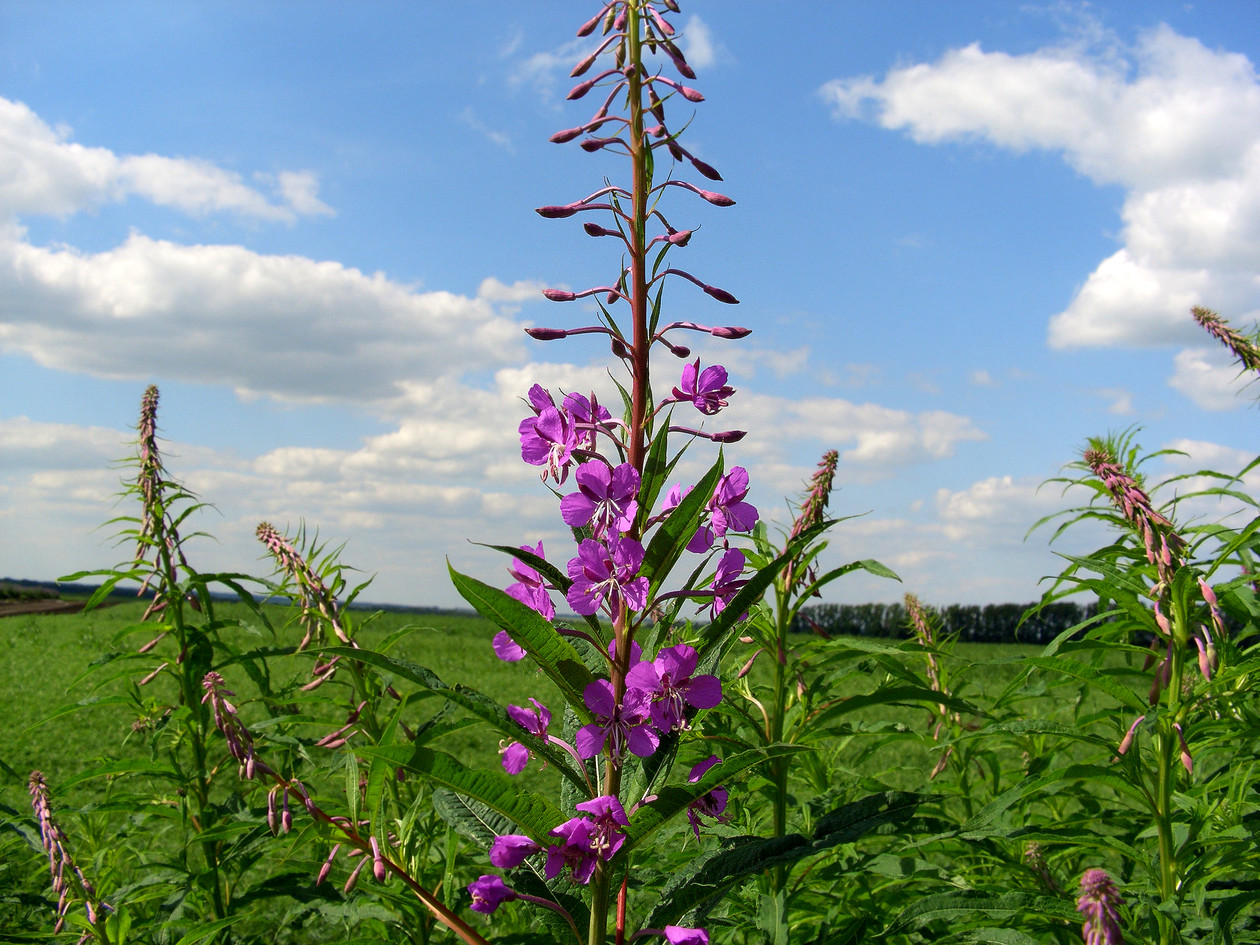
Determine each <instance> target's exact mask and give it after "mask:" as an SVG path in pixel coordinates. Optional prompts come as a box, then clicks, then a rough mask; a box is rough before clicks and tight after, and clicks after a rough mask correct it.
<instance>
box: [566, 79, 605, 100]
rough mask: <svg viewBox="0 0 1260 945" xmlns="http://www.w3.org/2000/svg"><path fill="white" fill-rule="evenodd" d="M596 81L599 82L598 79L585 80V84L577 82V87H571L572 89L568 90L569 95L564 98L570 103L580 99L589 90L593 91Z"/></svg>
mask: <svg viewBox="0 0 1260 945" xmlns="http://www.w3.org/2000/svg"><path fill="white" fill-rule="evenodd" d="M598 81H599V80H598V79H587V80H586V81H585V82H579V83H578V84H577V85H575V86H573V88H571V89H570V90H569V94H568V95H566V96H565V98H566V99H568V100H569V101H571V102H573V101H577V100H578V99H579V98H581V97H582V96H583V95H585V94H586V93H587V92H589V91H590V90H591V89H593V88H594V87H595V83H596V82H598Z"/></svg>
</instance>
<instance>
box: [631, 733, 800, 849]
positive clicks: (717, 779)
mask: <svg viewBox="0 0 1260 945" xmlns="http://www.w3.org/2000/svg"><path fill="white" fill-rule="evenodd" d="M803 750H804V749H802V748H799V747H797V746H795V745H771V746H770V747H768V748H754V749H752V750H751V751H744V752H740V753H739V754H738V755H735V756H733V757H731V758H727V759H726V760H725V761H722V762H720V763H718V764H716V765H714V766H713V767H712V768H710V769H709V770H708V771H706V772H705V774H704V777H703V778H701V779H700V780H699V781H697V782H695V783H694V784H687V785H685V786H684V785H670V786H667V787H663V788H661V789H660V791H659V792H657V795H656V799H655V800H653V801H651V802H650V803H647V804H644V805H643V806H642V807H640V808H639V810H638V811H637V812H636V813H635V815H634V817H633V818H631V820H630V826H629V827H627V828H626V842H625V843H624V844H623V845H622V847H621V849H620V850H619V851H618V853H617V856H618V857H624V856H626V855H627V854H628V853H629V852H630V851H631V850H633V849H635V847H637V846H639V845H640V844H642V843H643V842H644V841H645V840H647V839H648V837H650V836H652V834H654V833H656V831H658V830H660V829H661V828H662V827H664V826H665V825H666V824H667V823H669V822H670V821H671V820H672V819H674V818H675V817H677V816H678V815H679V814H681V813H683V812H684V811H685V810H686V809H687V806H688V805H689V804H690V803H691V802H692V801H694V800H695V799H696V798H698V797H702V796H703V795H705V794H708V793H709V792H710V791H711V790H713V789H714V788H715V787H719V786H721V785H722V784H723V783H731V782H733V781H734V780H735V779H736V777H738V776H739V775H741V774H743V773H744V772H745V771H747V770H748V769H749V768H752V767H753V766H755V765H759V764H763V763H765V762H767V761H770V760H771V759H773V758H781V757H783V756H785V755H792V754H796V753H797V752H800V751H803ZM613 869H614V870H615V869H616V867H613Z"/></svg>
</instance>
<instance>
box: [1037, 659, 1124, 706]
mask: <svg viewBox="0 0 1260 945" xmlns="http://www.w3.org/2000/svg"><path fill="white" fill-rule="evenodd" d="M1025 662H1026V664H1027V665H1029V666H1037V667H1040V668H1041V669H1045V670H1049V671H1050V672H1054V673H1061V674H1062V675H1064V676H1071V677H1073V678H1075V679H1082V680H1084V681H1086V682H1088V683H1089V684H1090V685H1092V686H1096V687H1097V688H1099V689H1101V690H1102V691H1103V692H1105V693H1107V694H1108V695H1110V696H1112V697H1114V698H1115V699H1117V700H1118V701H1120V702H1122V703H1124V704H1125V705H1127V706H1128V707H1129V708H1130V709H1133V710H1134V711H1135V712H1137V713H1138V714H1139V715H1141V714H1143V713H1145V712H1146V710H1147V708H1148V707H1147V704H1146V700H1144V699H1143V698H1142V697H1141V696H1139V695H1138V694H1137V693H1136V692H1134V691H1133V690H1132V689H1126V688H1125V687H1124V686H1122V685H1120V684H1119V683H1118V682H1116V681H1115V680H1114V679H1112V678H1111V677H1110V676H1108V675H1106V674H1104V673H1102V672H1100V671H1099V670H1097V669H1095V668H1094V667H1093V666H1090V665H1089V664H1087V663H1081V662H1079V661H1077V660H1073V659H1069V658H1067V657H1065V656H1055V657H1054V658H1053V659H1051V658H1048V657H1044V656H1030V657H1028V658H1027V660H1025Z"/></svg>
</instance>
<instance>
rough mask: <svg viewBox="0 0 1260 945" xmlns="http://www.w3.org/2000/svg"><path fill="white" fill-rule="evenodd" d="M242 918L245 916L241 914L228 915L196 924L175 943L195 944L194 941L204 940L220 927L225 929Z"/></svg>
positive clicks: (219, 929) (182, 944)
mask: <svg viewBox="0 0 1260 945" xmlns="http://www.w3.org/2000/svg"><path fill="white" fill-rule="evenodd" d="M243 918H245V917H244V916H243V915H230V916H228V917H227V918H226V919H218V920H217V921H214V922H207V923H205V924H204V925H198V926H196V927H195V928H194V929H193V930H192V931H190V932H189V933H188V934H187V935H185V936H184V937H183V938H181V939H180V940H179V941H178V942H176V943H175V945H195V943H196V942H204V941H205V940H206V939H208V938H210V937H211V936H212V935H215V934H216V933H217V932H219V931H221V930H222V929H226V928H227V927H228V926H229V925H235V924H236V923H237V922H239V921H241V919H243Z"/></svg>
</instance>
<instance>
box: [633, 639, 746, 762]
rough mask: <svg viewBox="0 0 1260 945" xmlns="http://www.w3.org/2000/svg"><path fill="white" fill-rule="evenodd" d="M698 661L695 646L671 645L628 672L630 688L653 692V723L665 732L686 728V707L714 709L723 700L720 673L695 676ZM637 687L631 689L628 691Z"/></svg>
mask: <svg viewBox="0 0 1260 945" xmlns="http://www.w3.org/2000/svg"><path fill="white" fill-rule="evenodd" d="M698 661H699V656H698V655H697V653H696V651H695V650H694V649H693V648H692V647H689V646H686V645H682V646H671V647H669V648H668V649H664V650H661V651H660V652H659V653H658V654H656V659H654V660H653V661H652V662H650V663H648V662H642V663H638V664H636V665H635V666H633V667H632V668H631V669H630V672H629V673H627V674H626V686H627V687H633V689H643V690H646V691H647V692H648V693H650V694H651V696H652V709H651V712H652V722H653V724H655V725H656V727H657V728H658V729H660V730H661V731H662V732H671V731H674V730H675V729H679V728H685V727H686V717H685V714H684V713H685V712H686V711H687V710H686V706H688V705H689V706H691V707H692V708H695V709H711V708H713V707H714V706H715V705H717V704H718V703H719V702H721V701H722V684H721V683H720V682H718V678H717V677H716V676H697V677H695V678H694V679H693V678H692V677H691V674H692V673H694V672H695V671H696V663H697V662H698ZM633 689H631V688H627V692H631V691H633ZM636 754H637V752H636Z"/></svg>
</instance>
